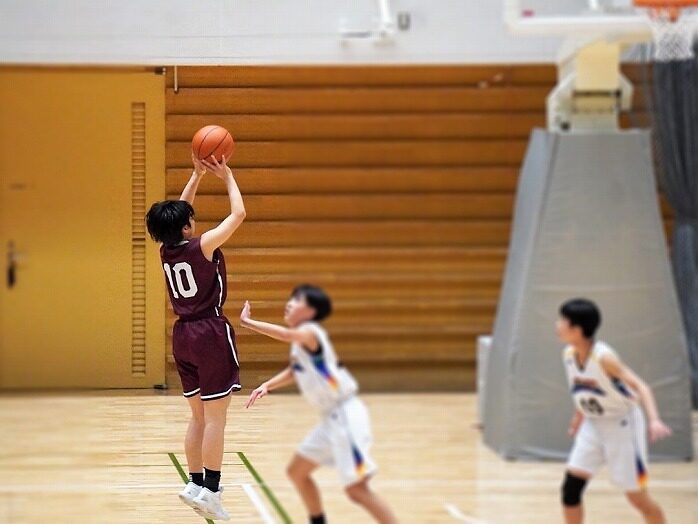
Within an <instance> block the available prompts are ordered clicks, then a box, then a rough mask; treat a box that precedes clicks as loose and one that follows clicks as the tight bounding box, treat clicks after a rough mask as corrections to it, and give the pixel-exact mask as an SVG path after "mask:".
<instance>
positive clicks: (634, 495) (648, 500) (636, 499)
mask: <svg viewBox="0 0 698 524" xmlns="http://www.w3.org/2000/svg"><path fill="white" fill-rule="evenodd" d="M625 496H626V497H627V499H628V500H629V501H630V504H632V505H633V506H634V507H635V509H637V510H638V511H639V512H640V513H642V517H643V518H644V519H645V522H646V523H647V524H664V522H666V521H665V520H664V513H663V512H662V508H660V507H659V504H657V503H656V502H655V501H654V500H652V497H650V496H649V494H648V493H647V490H644V489H643V490H641V491H628V492H627V493H626V494H625Z"/></svg>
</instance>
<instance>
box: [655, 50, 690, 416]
mask: <svg viewBox="0 0 698 524" xmlns="http://www.w3.org/2000/svg"><path fill="white" fill-rule="evenodd" d="M652 95H653V96H652V100H651V103H652V107H651V113H652V115H653V118H654V122H653V130H654V139H655V149H656V152H657V153H658V155H657V160H658V164H659V165H658V168H659V173H660V182H661V184H662V187H663V189H664V192H665V194H666V196H667V199H668V200H669V202H670V204H671V206H672V207H673V208H674V212H675V215H676V224H675V229H674V236H673V241H672V265H673V268H674V278H675V280H676V287H677V291H678V296H679V302H680V304H681V310H682V315H683V320H684V324H685V330H686V337H687V339H688V340H687V342H688V348H689V354H690V357H691V367H692V374H691V377H692V398H693V406H694V407H698V59H695V58H694V59H691V60H683V61H672V62H655V63H654V65H653V68H652Z"/></svg>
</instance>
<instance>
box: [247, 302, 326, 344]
mask: <svg viewBox="0 0 698 524" xmlns="http://www.w3.org/2000/svg"><path fill="white" fill-rule="evenodd" d="M250 314H251V307H250V303H249V302H248V301H245V306H244V307H243V308H242V311H241V312H240V324H241V325H242V326H243V327H246V328H248V329H251V330H252V331H256V332H257V333H261V334H262V335H266V336H268V337H271V338H273V339H276V340H280V341H281V342H288V343H291V342H296V343H298V344H300V345H301V346H303V347H304V348H307V349H309V350H311V351H316V350H317V348H318V347H319V345H320V343H319V342H318V340H317V338H316V337H315V333H313V332H312V331H311V330H309V329H304V328H287V327H283V326H279V325H277V324H271V323H270V322H262V321H261V320H254V319H252V317H251V316H250Z"/></svg>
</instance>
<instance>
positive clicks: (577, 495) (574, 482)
mask: <svg viewBox="0 0 698 524" xmlns="http://www.w3.org/2000/svg"><path fill="white" fill-rule="evenodd" d="M586 485H587V479H583V478H581V477H576V476H574V475H572V474H570V473H567V474H566V475H565V481H564V482H563V483H562V504H564V505H565V506H579V504H580V503H581V502H582V493H583V492H584V488H585V487H586Z"/></svg>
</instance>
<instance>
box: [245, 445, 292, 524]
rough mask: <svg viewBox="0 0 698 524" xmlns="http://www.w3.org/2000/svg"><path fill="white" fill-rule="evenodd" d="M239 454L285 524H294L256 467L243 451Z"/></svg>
mask: <svg viewBox="0 0 698 524" xmlns="http://www.w3.org/2000/svg"><path fill="white" fill-rule="evenodd" d="M237 454H238V457H240V460H242V463H243V464H245V467H246V468H247V469H248V471H249V472H250V474H251V475H252V476H253V477H254V479H255V480H256V481H257V485H259V487H260V488H261V489H262V491H263V492H264V494H265V495H266V496H267V498H268V499H269V502H270V503H271V505H272V506H274V509H275V510H276V512H277V513H278V514H279V517H281V520H282V521H283V522H284V524H293V521H292V520H291V517H289V516H288V513H286V510H285V509H284V508H283V506H282V505H281V503H280V502H279V500H278V499H277V498H276V497H275V496H274V493H273V492H272V491H271V489H270V488H269V486H267V485H266V484H265V483H264V480H262V477H261V476H260V475H259V473H257V470H256V469H254V466H253V465H252V464H251V463H250V461H249V460H247V457H246V456H245V454H244V453H243V452H242V451H238V452H237Z"/></svg>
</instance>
